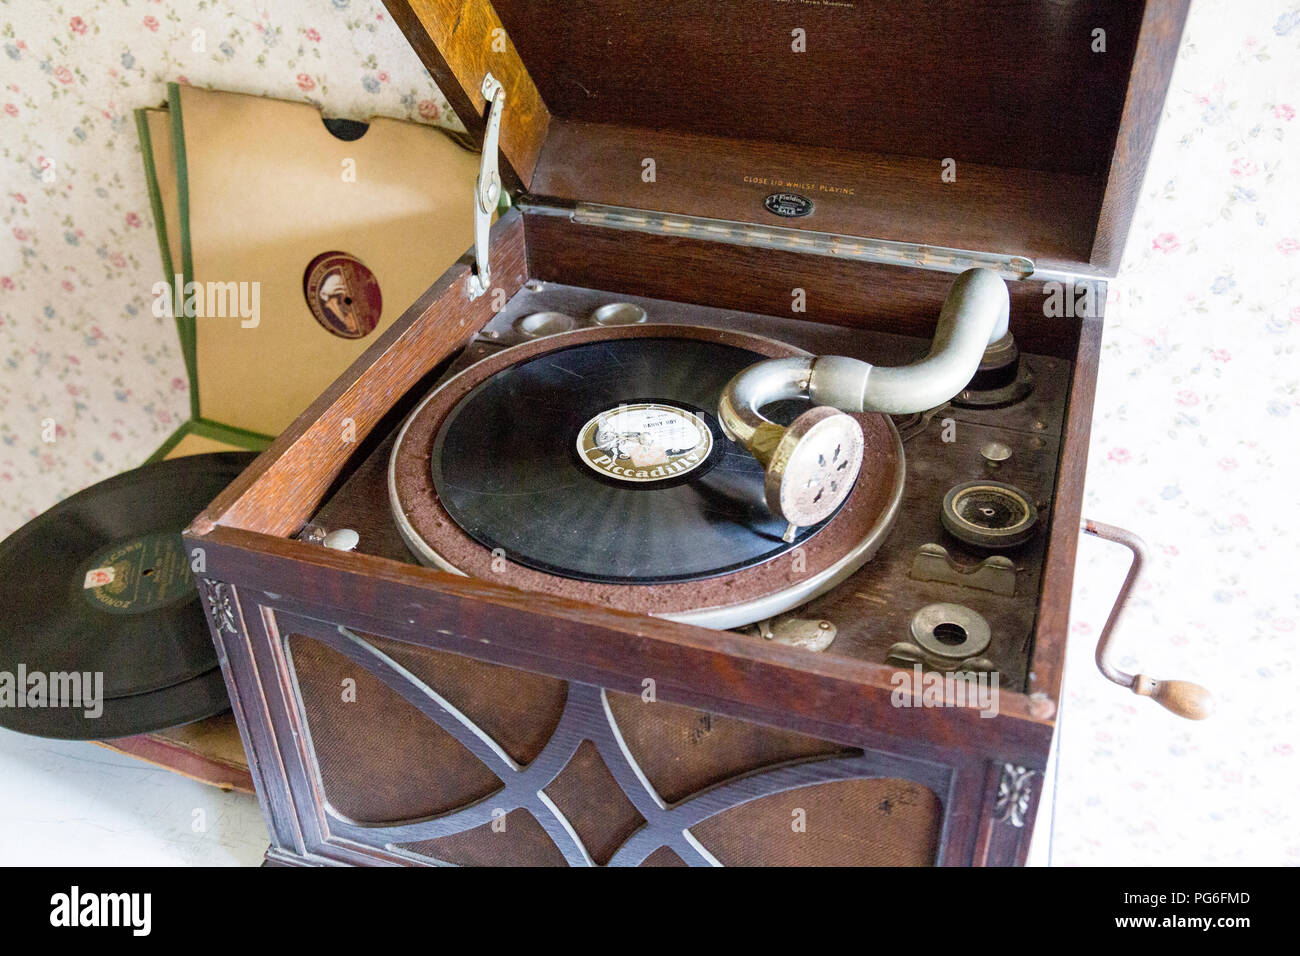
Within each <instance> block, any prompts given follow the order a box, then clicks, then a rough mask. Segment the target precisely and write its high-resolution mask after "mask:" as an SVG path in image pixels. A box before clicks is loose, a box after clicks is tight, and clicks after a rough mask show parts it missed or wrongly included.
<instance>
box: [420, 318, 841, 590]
mask: <svg viewBox="0 0 1300 956" xmlns="http://www.w3.org/2000/svg"><path fill="white" fill-rule="evenodd" d="M762 359H763V356H762V355H759V354H758V353H757V352H752V351H750V350H748V349H742V348H736V347H735V346H731V345H722V344H720V343H718V342H700V341H692V340H690V339H671V338H663V339H612V340H606V341H600V342H590V343H587V344H585V345H575V346H572V347H570V348H565V349H555V350H552V351H550V352H546V353H544V354H542V355H539V356H536V357H535V358H532V359H529V360H527V361H525V362H521V363H519V364H518V365H516V366H513V367H512V368H508V369H505V370H504V371H501V372H497V373H496V374H495V375H493V376H492V377H491V378H490V379H488V380H487V381H486V382H484V383H483V384H482V385H480V386H479V387H478V388H476V389H475V390H474V391H473V392H472V393H470V394H469V395H468V396H466V397H465V399H464V400H463V401H461V402H460V404H458V405H457V406H456V408H455V409H454V410H453V411H452V413H451V415H449V416H448V417H447V421H446V422H444V423H443V426H442V428H441V430H440V431H439V433H438V438H437V440H436V441H435V443H434V447H433V459H432V467H433V484H434V488H435V489H436V490H437V492H438V498H439V500H440V501H441V502H442V505H443V507H444V508H446V509H447V511H448V512H449V513H450V514H451V516H452V517H453V518H454V519H455V520H456V523H457V524H459V525H460V526H461V527H462V528H463V529H464V530H465V531H466V532H467V533H469V534H470V535H471V536H472V537H473V538H474V539H475V540H477V541H478V542H479V543H480V544H482V545H484V546H485V547H487V548H489V549H491V548H503V549H504V550H505V553H506V554H508V555H510V556H511V558H512V559H513V560H515V561H518V562H520V563H521V564H526V565H528V566H529V567H532V568H536V569H538V570H541V571H548V572H551V573H553V574H561V575H564V576H566V577H572V578H578V579H580V580H584V581H606V582H609V583H619V582H621V583H628V582H632V583H654V582H666V581H689V580H695V579H699V578H701V577H711V576H713V575H715V574H723V573H725V572H727V571H735V570H739V569H740V568H743V567H749V566H751V565H754V564H758V563H760V562H762V561H766V560H768V559H769V558H773V557H776V556H777V555H778V554H782V553H783V552H785V551H788V550H790V549H792V548H796V547H798V546H799V545H800V544H801V543H802V542H803V541H804V540H805V539H806V538H807V537H808V536H809V535H810V534H813V533H815V532H816V530H817V528H816V527H814V528H803V529H800V533H799V535H798V536H797V537H796V539H795V540H794V541H793V542H788V543H787V542H785V541H783V540H782V534H783V533H784V531H785V530H786V523H785V522H784V521H782V520H781V519H780V518H777V517H775V516H774V515H773V514H772V513H771V512H770V511H769V510H768V508H767V505H766V504H765V502H764V498H763V479H764V473H763V466H762V465H761V464H759V462H758V460H757V459H756V458H754V456H753V455H750V454H749V453H748V452H746V451H745V450H744V449H743V448H740V447H739V446H737V445H734V444H732V443H731V442H730V441H728V440H727V438H726V436H725V435H724V434H723V432H722V430H721V428H720V427H719V425H718V421H717V418H716V413H715V411H713V410H716V408H717V405H718V398H719V396H720V395H721V394H722V390H723V388H724V387H725V386H726V384H727V382H728V381H730V380H731V378H732V377H733V376H734V375H736V374H737V373H738V372H740V371H741V370H742V369H744V368H746V367H748V366H750V365H753V364H754V363H755V362H759V361H761V360H762ZM639 402H654V403H663V407H664V408H673V407H676V408H682V409H685V410H688V411H690V412H691V413H692V414H695V415H697V416H698V417H699V418H700V419H701V420H703V421H704V422H705V423H706V424H707V426H708V427H709V430H710V432H711V442H710V443H709V448H710V452H709V454H708V456H707V458H706V459H705V460H704V461H703V463H702V464H700V465H698V466H696V467H694V468H693V470H691V471H689V472H687V473H685V474H683V475H682V476H681V477H680V478H663V479H659V480H654V479H648V480H644V481H636V482H628V481H623V480H620V479H618V478H615V477H612V476H610V477H606V476H605V475H604V474H602V473H601V472H600V471H598V470H597V469H596V468H593V467H589V466H588V465H586V464H584V463H583V462H582V460H581V459H580V457H579V455H578V454H577V443H576V440H575V438H576V436H577V435H578V433H579V432H580V431H582V429H583V425H584V424H585V423H587V422H589V421H591V420H592V418H593V417H595V416H598V415H600V414H601V413H602V412H608V411H609V410H611V409H617V408H618V407H619V406H620V405H621V404H628V403H639ZM782 405H783V406H785V407H783V408H781V409H779V410H778V409H768V410H767V411H766V414H767V415H768V416H769V417H770V418H772V419H773V420H774V421H776V422H778V423H779V424H782V425H789V424H790V422H791V421H793V420H794V418H795V417H796V416H797V415H798V414H799V413H800V412H801V411H804V410H806V408H807V404H806V403H804V404H803V405H800V404H799V403H795V402H785V403H782ZM659 414H663V413H659ZM688 431H689V430H688ZM673 437H677V436H673ZM678 440H679V441H681V440H685V441H698V440H699V437H698V436H697V435H693V434H687V435H686V436H685V438H684V439H681V438H679V439H678ZM638 447H639V446H638ZM615 453H616V452H611V454H610V455H609V456H607V457H612V455H613V454H615ZM623 461H624V462H630V461H631V459H630V458H624V459H623ZM627 467H628V469H629V470H631V469H633V468H635V465H631V464H628V465H627ZM640 471H641V472H642V473H646V474H648V473H649V470H648V466H647V468H642V469H640ZM817 527H820V525H818V526H817Z"/></svg>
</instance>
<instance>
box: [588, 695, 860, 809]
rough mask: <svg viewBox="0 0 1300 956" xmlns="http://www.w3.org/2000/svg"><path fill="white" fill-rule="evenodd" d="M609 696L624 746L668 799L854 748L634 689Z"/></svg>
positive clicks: (655, 786) (671, 800) (610, 705)
mask: <svg viewBox="0 0 1300 956" xmlns="http://www.w3.org/2000/svg"><path fill="white" fill-rule="evenodd" d="M607 697H608V700H609V709H610V712H611V713H613V715H614V720H615V722H616V723H617V724H618V728H619V730H620V732H621V733H622V734H623V740H624V742H625V743H626V744H627V748H628V750H629V751H630V752H631V754H632V757H633V758H634V759H635V760H636V762H637V763H638V764H640V766H641V770H642V772H644V773H645V776H646V779H647V780H649V781H650V785H651V786H653V787H654V788H655V790H656V791H657V792H658V794H659V796H660V797H662V798H663V799H664V801H665V802H667V803H676V802H677V801H679V800H683V799H685V798H686V797H688V796H690V795H691V794H692V793H697V792H699V791H700V790H703V789H704V788H705V787H710V786H713V785H714V784H717V783H721V782H722V781H724V780H729V779H730V778H732V777H735V776H737V775H739V774H742V773H747V772H749V771H751V770H757V769H759V768H762V767H770V766H772V765H773V764H778V763H784V762H786V761H789V760H798V759H801V758H805V757H815V756H824V755H828V754H836V753H851V752H852V751H851V750H849V749H847V748H845V747H841V746H840V745H838V744H833V743H828V742H827V741H825V740H818V739H817V738H815V737H808V736H805V735H804V734H797V733H794V732H793V731H788V730H776V729H774V728H770V727H763V726H761V725H759V724H751V723H746V722H745V721H743V720H735V719H733V718H730V717H719V716H717V715H716V714H710V713H708V712H706V711H703V710H694V709H692V708H690V707H681V706H679V705H677V704H667V703H664V702H663V701H655V702H654V703H647V702H646V701H643V700H642V699H641V698H640V697H638V696H635V695H633V694H615V693H609V694H608V695H607Z"/></svg>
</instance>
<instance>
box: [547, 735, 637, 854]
mask: <svg viewBox="0 0 1300 956" xmlns="http://www.w3.org/2000/svg"><path fill="white" fill-rule="evenodd" d="M546 795H547V796H548V797H550V798H551V802H553V803H554V804H555V806H556V809H558V810H559V811H560V812H561V813H563V814H564V817H565V819H566V820H568V821H569V824H570V825H571V826H572V827H573V829H574V830H575V831H577V834H578V838H579V839H580V840H582V845H583V846H584V847H586V849H587V854H588V855H589V856H590V857H591V859H592V862H594V863H596V864H597V865H604V864H605V863H608V862H609V859H610V857H612V856H613V855H614V852H615V851H616V850H617V849H618V848H619V847H620V846H622V845H623V843H624V842H625V841H626V840H627V838H628V837H630V836H631V835H632V834H633V833H635V832H636V830H637V828H638V827H640V826H642V825H643V824H644V823H645V817H643V816H641V814H640V813H638V812H637V809H636V807H634V806H632V801H631V800H629V799H628V798H627V797H626V796H625V795H624V793H623V791H622V790H620V789H619V786H618V781H616V780H615V779H614V775H613V774H612V773H610V771H609V768H608V767H607V766H605V762H604V761H603V760H601V759H600V754H599V753H598V752H597V751H596V745H595V744H593V743H592V742H591V741H590V740H584V741H583V742H582V743H581V744H580V745H579V746H578V749H577V752H575V753H574V755H573V759H572V760H570V761H569V763H568V765H567V766H565V768H564V769H563V770H561V771H560V774H559V776H557V777H556V778H555V779H554V780H553V781H551V784H550V786H548V787H547V788H546Z"/></svg>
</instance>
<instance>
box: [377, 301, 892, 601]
mask: <svg viewBox="0 0 1300 956" xmlns="http://www.w3.org/2000/svg"><path fill="white" fill-rule="evenodd" d="M653 339H666V340H676V341H679V342H686V343H712V344H717V345H721V346H727V347H730V348H731V349H733V350H735V351H736V352H741V353H744V352H748V353H751V354H750V355H749V358H751V359H754V358H756V357H767V358H780V357H787V356H794V355H801V354H804V353H802V352H801V351H800V350H799V349H796V348H793V347H791V346H788V345H785V344H784V343H781V342H777V341H774V340H772V339H767V338H763V337H761V336H757V335H750V334H746V333H741V332H730V331H725V330H721V329H706V328H696V327H691V326H656V325H642V326H627V327H622V328H613V329H582V330H580V331H577V332H570V333H565V334H564V335H559V336H551V337H549V338H545V339H540V340H537V341H535V342H530V343H527V344H524V345H520V346H516V347H514V348H511V349H506V350H503V351H502V352H499V353H497V354H495V355H493V356H490V357H489V358H487V359H484V360H483V361H481V362H479V363H477V364H476V365H474V366H471V367H470V368H469V369H467V370H466V371H465V372H463V373H461V374H460V375H458V376H456V377H454V378H452V379H451V380H449V381H448V382H446V383H445V384H444V385H443V386H442V387H441V388H439V389H438V390H436V391H435V392H434V393H433V394H432V395H431V396H430V397H429V398H428V399H426V400H425V402H424V403H423V404H422V405H421V406H420V407H419V408H417V409H416V411H415V412H414V413H413V414H412V415H411V417H410V419H408V421H407V423H406V425H405V427H404V429H403V431H402V433H401V435H400V437H399V439H398V442H397V444H396V445H395V447H394V450H393V456H392V464H391V471H392V484H391V491H392V494H393V496H394V499H395V500H394V507H395V508H396V509H398V510H400V512H401V515H402V518H403V519H404V521H405V523H406V525H407V527H408V531H409V533H411V534H413V535H414V536H415V537H417V538H418V539H419V540H420V541H422V542H423V543H424V545H425V546H426V547H427V548H428V549H429V550H431V551H432V552H434V553H436V554H437V555H438V556H439V558H440V559H441V560H442V562H444V563H446V564H448V565H450V566H451V567H454V568H456V569H457V570H458V571H461V572H463V573H465V574H468V575H470V576H473V577H478V578H483V579H485V580H495V581H502V582H504V583H508V584H509V585H510V586H512V587H516V588H520V589H524V590H529V591H538V592H541V593H544V594H552V595H556V596H560V597H566V598H571V599H574V600H580V601H585V602H587V603H593V604H599V605H604V606H608V607H615V608H621V609H624V610H629V611H636V612H639V613H643V614H674V613H680V612H686V611H693V610H698V609H702V608H710V607H727V606H734V605H737V604H742V603H746V602H749V601H753V600H756V599H758V598H760V597H765V596H768V595H771V594H774V593H777V592H779V591H782V590H784V589H786V588H788V587H791V586H793V585H796V584H798V583H800V582H801V581H803V580H805V579H806V578H807V577H809V576H811V575H816V574H818V573H820V572H821V571H824V570H825V569H827V568H828V567H830V566H831V565H833V564H835V563H836V562H837V561H839V560H840V559H841V558H842V557H843V556H844V555H845V554H847V553H848V552H849V551H850V550H852V549H853V548H854V547H855V546H856V545H858V544H859V543H860V542H861V541H863V540H864V539H865V538H867V537H868V536H869V535H871V534H872V533H873V532H875V531H877V530H879V529H880V528H881V527H883V526H884V524H885V523H886V522H887V521H888V520H889V513H890V508H891V504H892V502H893V496H894V491H895V487H896V484H897V480H898V477H899V475H900V473H901V469H902V466H903V462H902V449H901V446H900V444H899V442H898V438H897V433H896V432H895V431H894V430H893V428H892V426H891V425H890V423H889V421H888V419H886V418H885V417H884V416H882V415H875V414H869V415H859V416H855V418H856V419H857V420H858V422H859V424H861V425H862V429H863V435H864V439H865V464H864V466H863V469H862V472H861V475H860V476H859V478H858V481H857V483H856V485H855V486H854V490H853V492H852V493H851V494H850V495H849V498H848V500H847V501H846V502H845V503H844V505H843V506H842V507H841V508H840V510H839V512H837V513H836V514H835V515H834V516H832V518H831V519H830V520H829V521H827V522H826V523H824V524H823V525H822V526H821V528H820V530H815V533H806V534H805V537H804V538H803V540H802V541H801V542H800V544H799V547H798V548H797V550H796V551H795V552H791V553H793V554H798V556H799V560H797V561H796V560H792V559H779V558H778V559H776V560H773V559H771V558H770V557H769V558H768V559H767V560H760V561H759V563H756V564H751V566H748V567H743V568H741V569H739V570H731V571H727V572H725V573H715V574H711V575H708V576H702V577H699V578H697V579H694V580H689V581H674V580H670V581H659V582H654V583H646V584H627V583H624V584H612V583H608V582H606V581H590V580H580V579H578V578H574V577H569V576H565V575H561V574H555V573H551V572H548V571H545V570H541V569H539V568H535V567H530V566H528V565H527V564H524V563H522V562H520V561H516V560H514V556H513V554H512V553H511V552H510V551H509V550H507V551H506V554H505V557H504V558H501V557H500V556H496V557H494V555H493V553H492V549H491V548H489V547H486V546H485V545H484V544H483V543H482V542H481V541H479V540H476V539H475V538H474V537H473V536H472V535H471V534H469V533H467V532H466V531H465V530H464V529H463V528H462V527H461V526H460V525H459V524H458V523H457V522H456V521H455V520H454V519H453V517H452V515H451V514H450V513H449V511H448V509H447V507H446V506H445V505H444V503H443V501H442V500H441V498H440V496H439V494H438V492H437V489H436V488H435V484H434V467H433V452H434V444H435V441H436V440H437V438H438V435H439V432H440V431H441V429H442V426H443V424H444V423H445V422H447V421H448V419H449V417H450V416H451V415H452V413H453V412H454V411H455V410H456V408H457V407H458V406H459V405H460V403H461V402H462V401H463V400H465V399H466V397H467V396H469V395H470V394H471V393H472V392H474V391H475V389H477V388H478V387H479V386H480V385H482V384H483V383H484V382H487V381H488V380H489V379H491V378H492V377H493V376H494V375H496V374H497V373H499V372H502V371H504V370H506V369H509V368H511V367H512V366H520V365H522V364H523V363H525V362H527V361H528V360H529V359H533V358H536V357H538V356H541V355H544V354H546V353H548V352H552V351H555V350H558V349H567V348H570V347H573V346H580V345H585V344H588V343H597V342H609V341H615V340H624V341H626V344H627V345H632V344H633V343H634V342H638V343H640V344H647V343H645V341H644V340H653ZM722 354H726V353H722ZM690 367H691V368H698V367H699V365H698V364H696V363H690ZM742 367H743V366H742ZM669 374H671V372H670V371H669ZM570 378H571V377H570ZM572 381H573V382H575V383H576V382H577V381H578V380H577V379H573V380H572ZM725 381H726V378H725V377H724V378H722V384H725ZM568 387H572V386H568ZM721 387H722V386H721V384H718V385H716V389H715V391H716V392H720V391H721ZM643 397H645V396H644V395H629V396H627V398H628V399H635V398H643ZM695 397H696V398H697V399H698V401H696V402H694V403H693V404H696V405H698V406H699V407H700V408H704V409H713V408H716V407H717V398H718V395H717V394H714V393H713V391H710V392H709V393H708V394H697V395H696V396H695ZM556 400H559V401H567V399H553V400H552V401H556ZM617 400H618V399H617V398H616V399H615V401H616V402H617ZM597 411H599V410H597ZM595 413H596V412H593V414H595ZM484 432H485V433H488V432H490V429H486V428H485V429H484ZM565 432H566V433H565V435H564V439H565V440H566V441H568V440H571V436H569V435H567V430H565ZM498 434H499V433H498ZM723 441H724V442H725V439H723ZM499 447H500V448H501V449H502V450H503V451H506V450H508V449H509V447H510V446H509V444H501V445H500V446H499ZM444 461H445V459H444ZM681 487H686V486H685V485H683V486H681ZM652 494H653V493H652ZM572 497H573V499H574V502H573V503H572V504H571V505H569V506H568V510H569V512H570V513H572V512H573V511H574V510H575V509H577V508H578V506H579V502H580V501H581V498H582V496H581V495H573V496H572ZM516 507H517V509H518V510H517V512H516V514H517V520H518V521H519V523H521V524H532V525H536V526H538V527H539V528H541V529H542V530H543V531H545V530H547V529H550V530H551V531H552V532H553V533H554V534H556V535H560V534H563V533H564V531H563V529H562V528H561V527H560V525H561V523H562V521H563V520H566V519H565V517H564V515H563V514H561V515H560V516H558V517H559V518H560V519H561V520H556V519H557V516H555V515H551V514H547V513H546V512H545V510H544V509H539V508H533V507H531V506H530V505H529V503H528V501H527V499H524V500H521V501H519V502H518V503H517V505H516ZM624 517H625V512H618V511H613V512H609V511H608V510H606V511H605V512H603V513H602V512H601V511H600V510H599V509H597V510H596V511H595V513H594V514H593V515H592V516H590V517H589V518H587V519H585V521H586V528H587V530H590V528H592V527H595V526H597V525H599V526H600V527H601V530H602V532H603V533H605V534H607V535H611V536H613V540H614V541H615V542H617V541H619V540H620V538H619V535H620V534H621V529H620V521H622V520H623V519H624ZM602 523H603V524H602ZM641 526H642V527H645V525H644V524H642V525H641ZM780 530H784V528H782V529H780ZM780 530H778V532H777V537H778V539H779V537H780ZM621 540H623V542H624V544H626V546H627V547H637V546H638V544H637V543H636V542H634V541H632V540H631V538H630V537H628V538H626V539H621ZM689 546H690V545H689V544H684V547H689ZM777 553H778V554H779V553H780V552H779V551H778V552H777Z"/></svg>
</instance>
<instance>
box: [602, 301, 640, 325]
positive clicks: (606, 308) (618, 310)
mask: <svg viewBox="0 0 1300 956" xmlns="http://www.w3.org/2000/svg"><path fill="white" fill-rule="evenodd" d="M645 320H646V314H645V309H643V308H641V306H639V305H633V304H632V303H631V302H611V303H609V305H602V306H601V307H600V308H599V309H597V310H596V311H594V312H592V313H591V321H593V322H595V323H596V324H597V325H603V326H606V327H608V326H612V325H640V324H641V323H642V322H644V321H645Z"/></svg>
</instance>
